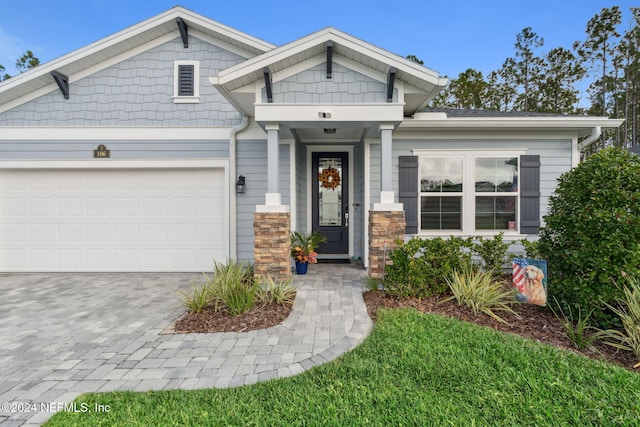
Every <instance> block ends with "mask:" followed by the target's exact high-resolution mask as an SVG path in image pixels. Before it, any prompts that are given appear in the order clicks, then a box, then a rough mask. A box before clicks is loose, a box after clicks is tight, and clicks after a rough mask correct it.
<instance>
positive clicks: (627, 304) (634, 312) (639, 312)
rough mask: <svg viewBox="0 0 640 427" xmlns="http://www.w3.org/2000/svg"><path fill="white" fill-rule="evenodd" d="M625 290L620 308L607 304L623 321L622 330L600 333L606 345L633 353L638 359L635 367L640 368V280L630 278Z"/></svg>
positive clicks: (619, 301)
mask: <svg viewBox="0 0 640 427" xmlns="http://www.w3.org/2000/svg"><path fill="white" fill-rule="evenodd" d="M628 282H629V283H628V286H625V288H624V298H621V299H618V300H617V301H618V306H617V307H614V306H612V305H610V304H606V305H607V307H608V308H609V309H610V310H611V311H613V312H614V313H615V314H616V315H617V316H618V317H620V320H621V321H622V329H621V330H620V329H608V330H605V331H600V333H599V337H600V338H602V339H603V341H604V343H605V344H608V345H611V346H613V347H616V348H619V349H621V350H627V351H632V352H633V354H634V355H635V356H636V359H638V364H637V365H635V367H640V280H638V279H637V278H636V277H630V278H628Z"/></svg>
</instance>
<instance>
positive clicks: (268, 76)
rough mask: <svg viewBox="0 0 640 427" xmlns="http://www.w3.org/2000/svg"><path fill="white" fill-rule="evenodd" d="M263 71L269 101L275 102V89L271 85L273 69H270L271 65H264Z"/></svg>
mask: <svg viewBox="0 0 640 427" xmlns="http://www.w3.org/2000/svg"><path fill="white" fill-rule="evenodd" d="M262 72H263V73H264V86H265V89H266V91H267V102H269V103H271V102H273V89H272V87H271V70H269V67H264V68H263V69H262Z"/></svg>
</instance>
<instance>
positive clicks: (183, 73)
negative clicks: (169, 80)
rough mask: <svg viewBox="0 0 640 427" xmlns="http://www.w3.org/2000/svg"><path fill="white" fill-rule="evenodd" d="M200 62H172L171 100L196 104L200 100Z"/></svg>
mask: <svg viewBox="0 0 640 427" xmlns="http://www.w3.org/2000/svg"><path fill="white" fill-rule="evenodd" d="M199 82H200V62H198V61H175V62H174V63H173V102H174V103H176V104H197V103H198V102H200V83H199Z"/></svg>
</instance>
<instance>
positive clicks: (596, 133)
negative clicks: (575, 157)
mask: <svg viewBox="0 0 640 427" xmlns="http://www.w3.org/2000/svg"><path fill="white" fill-rule="evenodd" d="M601 136H602V127H601V126H594V127H593V128H592V129H591V135H589V136H588V137H587V138H586V139H585V140H584V141H582V142H581V143H580V144H578V152H581V151H582V150H584V149H585V148H587V147H588V146H590V145H591V144H593V142H594V141H596V140H597V139H598V138H600V137H601Z"/></svg>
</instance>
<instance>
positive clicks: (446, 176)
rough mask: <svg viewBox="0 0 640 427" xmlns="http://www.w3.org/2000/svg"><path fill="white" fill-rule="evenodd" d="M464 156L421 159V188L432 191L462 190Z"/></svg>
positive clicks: (425, 191)
mask: <svg viewBox="0 0 640 427" xmlns="http://www.w3.org/2000/svg"><path fill="white" fill-rule="evenodd" d="M462 165H463V162H462V158H424V159H422V160H421V161H420V189H421V191H422V192H423V193H430V192H437V193H440V192H461V191H462Z"/></svg>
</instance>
